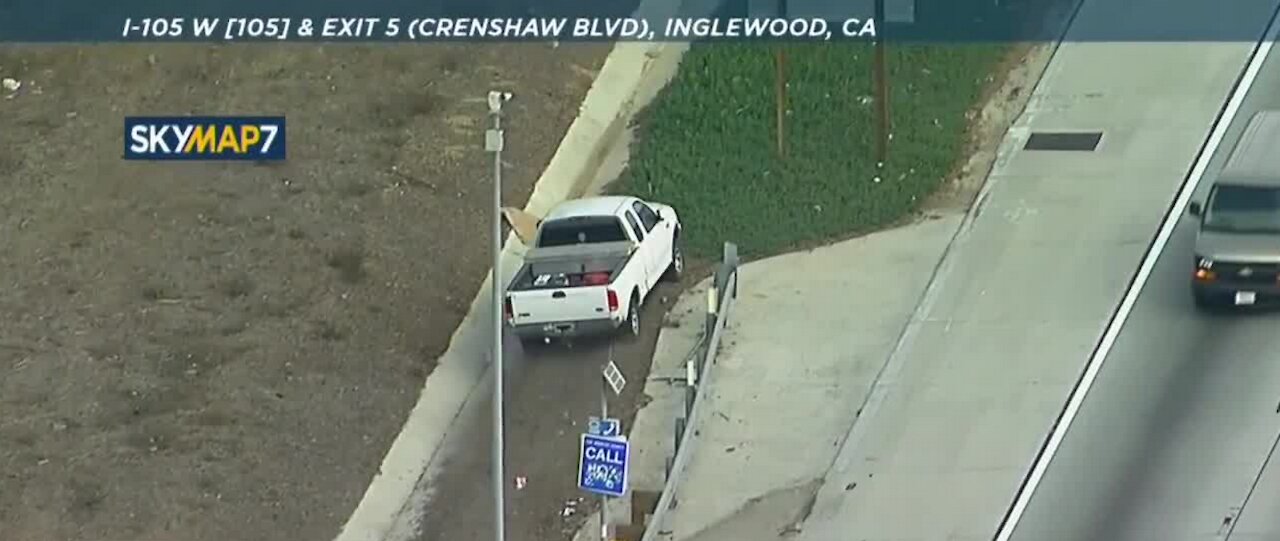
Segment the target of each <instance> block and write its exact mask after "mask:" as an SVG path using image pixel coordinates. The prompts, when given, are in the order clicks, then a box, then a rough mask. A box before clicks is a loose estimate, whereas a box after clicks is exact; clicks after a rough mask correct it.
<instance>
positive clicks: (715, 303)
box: [706, 276, 720, 338]
mask: <svg viewBox="0 0 1280 541" xmlns="http://www.w3.org/2000/svg"><path fill="white" fill-rule="evenodd" d="M719 286H720V277H719V276H716V278H715V279H714V280H713V281H712V282H711V287H710V288H707V330H706V333H707V337H708V338H710V337H711V335H712V333H714V332H715V331H716V312H718V311H719V310H720V295H719V291H717V290H718V289H719Z"/></svg>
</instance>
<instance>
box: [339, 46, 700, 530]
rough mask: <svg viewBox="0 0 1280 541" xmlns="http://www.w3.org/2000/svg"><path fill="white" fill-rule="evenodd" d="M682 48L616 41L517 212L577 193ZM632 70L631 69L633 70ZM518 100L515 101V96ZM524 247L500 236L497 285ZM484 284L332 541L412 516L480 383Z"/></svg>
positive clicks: (538, 209) (536, 210)
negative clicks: (668, 58) (646, 86)
mask: <svg viewBox="0 0 1280 541" xmlns="http://www.w3.org/2000/svg"><path fill="white" fill-rule="evenodd" d="M681 45H683V44H668V43H654V42H648V43H646V42H635V43H619V44H617V45H615V46H614V48H613V51H611V52H610V53H609V56H608V57H607V58H606V60H605V63H604V65H603V66H602V68H601V70H600V72H599V74H598V75H597V76H596V80H595V82H594V83H592V85H591V89H590V90H588V92H587V95H586V97H585V98H584V99H583V103H582V106H581V107H580V109H579V113H578V117H577V118H576V119H574V121H573V123H572V124H571V125H570V126H569V130H568V131H567V133H566V134H565V136H564V139H562V140H561V142H560V146H559V148H558V149H557V150H556V153H555V155H554V156H553V157H552V159H551V162H550V164H548V166H547V169H546V170H545V171H544V172H543V174H542V175H541V177H539V179H538V182H537V184H536V185H535V187H534V190H533V193H532V194H531V195H530V197H529V202H528V204H526V205H525V207H524V210H525V211H526V212H529V213H531V214H534V215H539V216H540V215H543V214H544V213H545V212H546V211H547V210H549V209H550V208H551V207H553V206H555V205H556V204H558V203H560V202H561V201H564V200H566V199H571V198H574V197H578V196H580V195H582V193H583V191H584V190H585V189H586V187H587V185H589V184H590V182H591V181H592V179H593V176H594V174H595V171H596V169H598V168H599V167H600V165H601V163H602V162H603V160H604V159H605V156H606V155H607V153H608V152H609V150H610V148H611V147H612V146H613V144H614V143H615V141H616V140H617V139H618V138H619V137H620V136H621V135H622V134H623V133H624V132H625V129H626V127H627V124H628V122H630V120H631V119H632V118H633V116H634V115H635V113H636V112H637V111H636V110H635V109H636V93H637V90H638V89H639V88H641V87H642V85H643V82H644V81H645V79H646V77H647V76H648V75H649V74H650V72H651V71H652V70H651V67H652V66H653V64H654V61H655V59H658V58H660V57H663V56H664V53H667V52H668V51H676V54H678V53H679V52H683V48H682V47H681ZM637 68H638V69H637ZM517 99H518V97H517ZM524 251H525V250H524V247H523V246H522V245H521V244H520V243H519V242H518V241H515V240H514V239H513V237H512V236H511V235H508V236H507V239H506V242H505V244H504V248H503V252H502V256H503V257H502V265H501V268H500V269H499V274H500V276H501V278H502V281H503V283H506V281H508V280H510V279H511V276H512V275H514V274H515V271H516V270H517V269H518V268H519V266H520V264H521V262H522V260H523V256H524ZM490 282H491V280H489V279H486V280H485V282H484V283H483V284H482V285H481V287H480V291H479V292H478V293H477V295H476V297H475V300H473V301H472V303H471V309H470V311H469V312H468V313H467V316H466V317H465V318H464V319H463V320H462V323H461V324H460V325H459V326H458V329H457V330H456V331H455V332H454V334H453V338H452V339H451V340H450V344H449V348H448V350H446V351H445V353H444V354H443V355H442V356H441V357H440V358H439V359H438V364H437V366H436V368H435V370H434V371H433V372H432V373H431V375H430V376H428V377H427V381H426V383H425V385H424V386H423V389H422V392H421V394H420V398H419V399H418V403H417V404H416V405H415V406H414V408H413V410H412V411H411V412H410V413H409V417H408V419H407V420H406V421H405V424H404V428H403V429H401V432H400V434H399V435H398V436H397V437H396V439H395V441H394V442H393V443H392V445H391V449H390V450H388V452H387V454H386V456H385V458H384V459H383V462H382V466H381V467H380V468H379V471H378V473H377V474H376V475H375V476H374V478H373V481H372V483H371V484H370V485H369V487H368V489H367V490H366V491H365V494H364V497H363V498H362V499H361V501H360V504H359V505H358V506H357V507H356V509H355V511H354V513H353V514H352V515H351V517H350V518H349V519H348V520H347V523H346V524H345V525H344V526H343V528H342V531H341V532H340V533H339V534H338V536H337V538H336V540H337V541H383V540H384V539H386V538H387V536H388V535H389V534H391V533H392V532H393V531H396V530H397V527H398V526H399V525H402V524H405V523H406V521H409V522H415V521H416V518H417V517H414V516H406V515H412V514H414V513H416V512H417V509H415V506H414V505H412V504H413V502H414V495H415V490H416V489H417V487H418V485H419V482H420V481H421V480H422V479H423V477H424V475H425V474H427V473H428V471H429V468H430V467H431V466H432V464H433V463H434V462H435V461H436V460H438V459H439V458H441V457H440V449H441V445H442V443H443V442H444V440H445V436H446V435H447V433H448V430H449V429H450V427H451V426H452V425H453V423H454V421H455V420H456V419H457V417H458V415H459V413H460V412H461V411H462V409H463V407H464V405H465V404H466V403H467V402H468V401H469V400H470V398H471V396H472V395H473V394H475V391H476V390H477V389H478V388H479V387H480V386H481V383H482V382H483V379H482V378H483V376H484V375H485V374H486V373H487V372H488V370H489V366H490V363H491V361H490V359H489V357H490V353H489V352H488V349H489V348H488V339H489V336H490V332H489V329H488V327H487V326H486V325H485V323H486V322H488V318H489V317H491V313H490V307H489V302H490V295H491V293H490V292H491V291H492V289H491V288H492V284H491V283H490Z"/></svg>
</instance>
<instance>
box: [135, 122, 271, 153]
mask: <svg viewBox="0 0 1280 541" xmlns="http://www.w3.org/2000/svg"><path fill="white" fill-rule="evenodd" d="M124 159H126V160H164V161H169V160H187V161H224V160H233V161H234V160H247V161H279V160H283V159H285V121H284V117H282V116H204V117H200V116H189V117H174V116H168V117H165V116H130V117H125V119H124Z"/></svg>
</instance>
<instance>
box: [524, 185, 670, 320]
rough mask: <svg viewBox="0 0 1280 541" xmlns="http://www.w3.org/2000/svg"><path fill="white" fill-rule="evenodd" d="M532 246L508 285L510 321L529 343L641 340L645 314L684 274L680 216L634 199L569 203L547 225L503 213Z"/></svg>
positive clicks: (553, 213)
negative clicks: (665, 283)
mask: <svg viewBox="0 0 1280 541" xmlns="http://www.w3.org/2000/svg"><path fill="white" fill-rule="evenodd" d="M503 214H504V216H505V217H506V219H507V223H508V224H509V225H511V226H512V229H513V230H514V231H515V233H516V236H517V237H519V238H520V240H521V241H522V242H523V243H524V244H525V245H526V246H528V247H529V250H528V252H527V253H526V254H525V259H524V264H523V265H522V266H521V267H520V269H519V270H518V271H516V275H515V277H514V278H513V279H512V281H511V283H510V284H509V285H508V286H507V292H506V301H505V303H504V311H505V312H506V314H505V315H506V319H507V322H508V323H509V324H510V326H511V328H512V329H513V331H514V332H515V334H516V335H517V336H519V337H520V338H521V339H522V340H526V341H529V340H544V341H549V340H550V339H552V338H563V337H576V336H585V335H600V334H609V333H612V332H616V331H618V330H621V331H622V332H624V333H625V334H626V335H629V336H637V335H639V334H640V308H641V306H643V304H644V302H645V301H646V300H647V299H648V297H649V293H650V292H652V291H653V289H654V288H655V287H656V286H657V285H658V283H659V281H661V280H662V279H663V278H666V279H672V280H675V279H679V277H680V274H681V273H683V272H684V255H683V253H682V250H681V246H680V219H679V217H678V216H677V214H676V211H675V209H673V208H671V207H670V206H667V205H663V204H660V203H653V202H648V201H642V200H640V199H637V198H635V197H624V196H607V197H590V198H583V199H574V200H570V201H566V202H564V203H561V204H560V205H558V206H556V207H555V208H553V209H551V211H550V212H549V213H547V215H546V216H545V217H543V218H541V219H538V218H534V217H532V216H529V215H527V214H524V213H522V212H520V211H518V210H514V209H509V208H508V209H503Z"/></svg>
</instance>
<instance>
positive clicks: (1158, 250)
mask: <svg viewBox="0 0 1280 541" xmlns="http://www.w3.org/2000/svg"><path fill="white" fill-rule="evenodd" d="M1277 14H1280V7H1278V8H1277V10H1276V11H1273V13H1272V15H1271V20H1270V22H1268V23H1267V28H1266V29H1265V30H1264V31H1263V38H1262V39H1261V40H1259V41H1258V43H1257V44H1256V45H1255V47H1254V50H1253V53H1252V55H1251V57H1250V59H1249V64H1248V65H1247V66H1246V67H1245V70H1244V73H1243V75H1242V76H1241V77H1240V79H1239V80H1238V81H1237V82H1236V87H1235V88H1234V89H1233V90H1232V92H1231V96H1230V97H1229V98H1228V100H1227V103H1226V106H1225V107H1224V108H1223V110H1222V113H1221V114H1220V115H1219V116H1218V119H1217V121H1216V122H1215V123H1214V127H1213V131H1212V132H1211V133H1210V135H1209V139H1208V140H1207V141H1206V142H1205V145H1204V146H1203V147H1201V149H1200V153H1199V155H1198V156H1197V157H1196V161H1195V163H1194V165H1193V166H1192V168H1191V173H1190V174H1189V175H1188V176H1187V180H1186V181H1185V182H1184V183H1183V185H1182V189H1181V191H1179V192H1178V198H1177V199H1175V200H1174V203H1173V206H1172V207H1171V208H1170V209H1169V212H1168V214H1166V215H1165V217H1164V221H1163V222H1162V223H1161V224H1160V229H1159V230H1158V232H1157V233H1156V237H1155V239H1154V240H1153V241H1152V243H1151V245H1150V246H1149V247H1148V248H1147V253H1146V255H1145V256H1144V257H1143V260H1142V264H1141V265H1140V266H1139V267H1138V272H1137V273H1136V274H1135V275H1134V278H1133V281H1132V282H1130V284H1129V289H1128V290H1127V291H1125V294H1124V297H1123V298H1122V299H1121V301H1120V306H1119V307H1118V308H1117V309H1116V312H1115V314H1114V315H1113V316H1112V318H1111V321H1110V322H1108V324H1107V328H1106V330H1105V331H1104V332H1103V335H1102V339H1101V340H1100V341H1099V342H1098V346H1097V348H1095V349H1094V352H1093V355H1091V356H1090V357H1089V361H1088V364H1086V365H1085V370H1084V373H1083V374H1082V375H1081V377H1080V380H1079V382H1077V383H1076V387H1075V388H1074V389H1073V390H1072V392H1071V397H1070V398H1069V399H1068V400H1067V405H1066V407H1065V408H1064V409H1063V410H1062V413H1061V415H1059V417H1058V421H1057V422H1056V423H1055V424H1054V427H1053V431H1052V432H1051V433H1050V435H1049V439H1048V440H1047V441H1046V443H1045V445H1044V447H1043V448H1042V449H1041V451H1040V454H1039V455H1038V456H1037V457H1036V461H1035V463H1034V464H1033V465H1032V467H1031V473H1030V474H1029V475H1028V476H1027V477H1026V479H1025V480H1024V482H1023V485H1022V487H1021V488H1020V489H1019V490H1018V495H1017V497H1016V498H1015V500H1014V502H1013V505H1012V506H1011V507H1010V509H1009V512H1008V513H1007V514H1006V515H1005V517H1004V520H1003V521H1002V522H1001V524H1000V529H999V530H998V531H997V532H996V535H995V541H1009V539H1010V538H1011V537H1013V532H1014V530H1015V529H1016V528H1017V526H1018V523H1019V522H1020V521H1021V520H1022V516H1023V514H1024V513H1025V512H1026V510H1027V507H1028V505H1029V504H1030V502H1031V497H1032V496H1033V495H1034V494H1035V491H1036V488H1038V487H1039V486H1040V481H1041V480H1042V479H1044V475H1045V472H1046V471H1047V470H1048V469H1049V463H1050V462H1052V461H1053V457H1054V455H1056V454H1057V452H1058V448H1059V447H1060V446H1061V445H1062V441H1063V440H1064V439H1065V437H1066V433H1067V430H1068V429H1070V428H1071V423H1072V422H1074V421H1075V418H1076V414H1078V413H1079V411H1080V407H1081V405H1083V404H1084V398H1085V395H1087V394H1088V393H1089V389H1090V388H1091V387H1093V383H1094V381H1095V380H1096V379H1097V377H1098V373H1099V372H1100V371H1101V369H1102V363H1103V361H1104V360H1106V358H1107V355H1108V354H1109V353H1110V352H1111V348H1112V347H1113V346H1114V345H1115V342H1116V338H1117V337H1119V335H1120V330H1121V329H1122V328H1123V327H1124V323H1125V321H1126V320H1128V318H1129V313H1130V312H1132V311H1133V307H1134V305H1136V304H1137V301H1138V295H1139V294H1140V293H1141V292H1142V288H1143V287H1144V286H1145V285H1146V283H1147V279H1148V278H1149V277H1150V276H1151V272H1152V271H1153V270H1154V269H1155V265H1156V261H1157V260H1159V259H1160V255H1161V254H1162V253H1164V249H1165V246H1166V245H1168V243H1169V239H1170V237H1172V236H1173V230H1174V228H1175V227H1176V226H1177V225H1178V220H1180V219H1181V218H1182V215H1183V213H1184V212H1186V208H1187V204H1188V203H1189V202H1190V201H1191V196H1192V195H1194V194H1195V191H1196V187H1197V186H1199V185H1200V181H1201V180H1202V179H1203V178H1204V174H1205V170H1206V169H1207V168H1208V167H1209V162H1210V160H1212V159H1213V156H1214V154H1216V153H1217V150H1218V147H1219V146H1221V145H1222V140H1223V138H1224V137H1226V133H1227V129H1228V128H1229V127H1230V126H1231V124H1232V121H1233V120H1234V119H1235V117H1236V115H1237V114H1238V113H1239V112H1240V107H1241V106H1242V105H1243V104H1244V100H1245V97H1246V96H1247V95H1248V94H1249V90H1250V89H1251V88H1252V87H1253V83H1254V81H1255V80H1256V79H1257V78H1258V72H1259V71H1261V69H1262V64H1263V62H1265V61H1266V59H1267V56H1268V55H1269V54H1270V53H1271V46H1272V45H1273V44H1274V41H1275V39H1276V33H1277V30H1280V27H1277V26H1276V16H1277Z"/></svg>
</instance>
